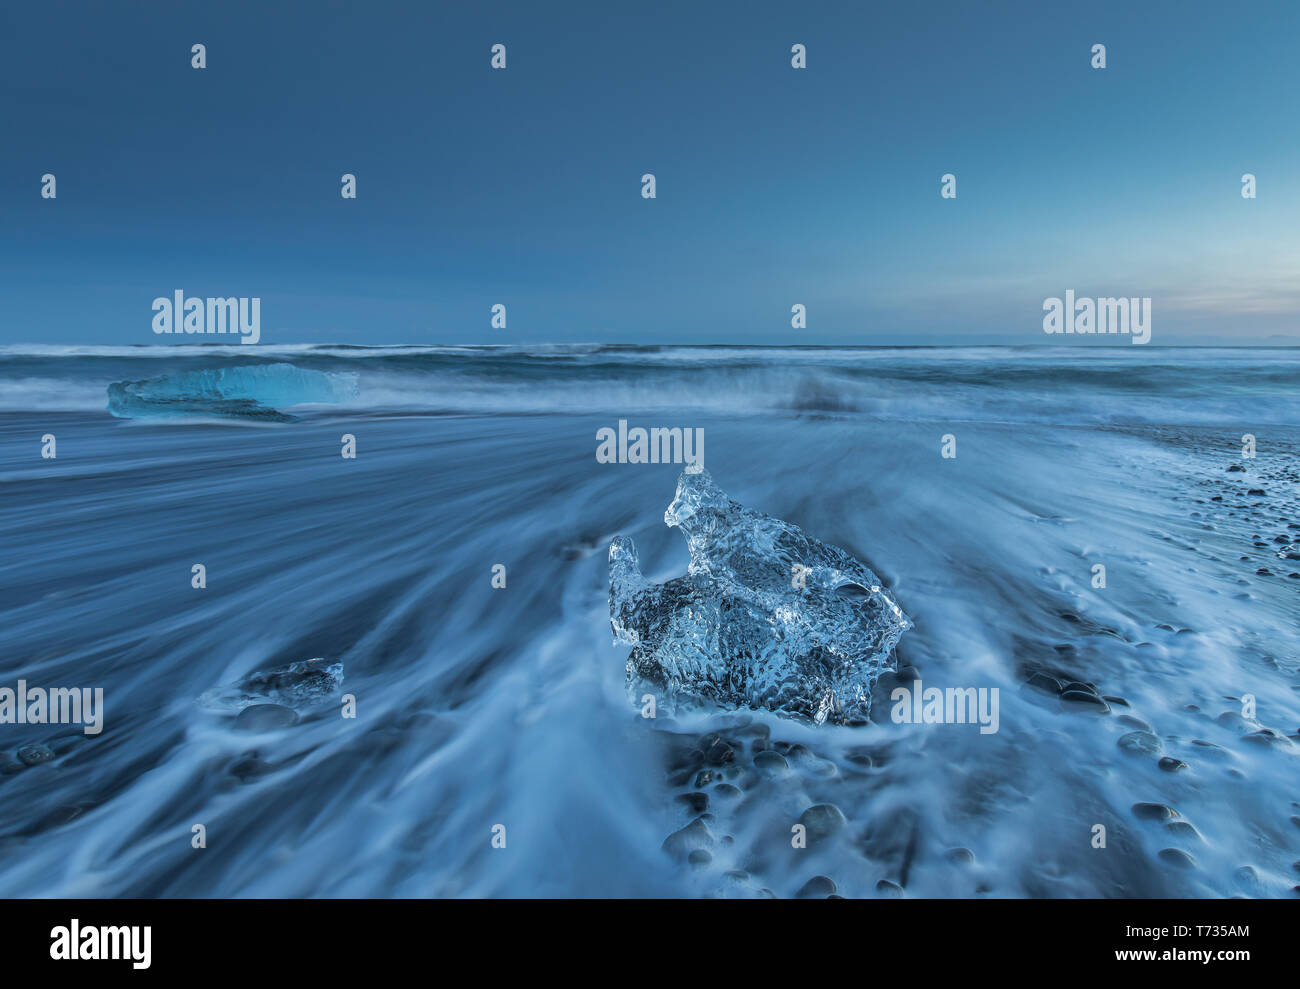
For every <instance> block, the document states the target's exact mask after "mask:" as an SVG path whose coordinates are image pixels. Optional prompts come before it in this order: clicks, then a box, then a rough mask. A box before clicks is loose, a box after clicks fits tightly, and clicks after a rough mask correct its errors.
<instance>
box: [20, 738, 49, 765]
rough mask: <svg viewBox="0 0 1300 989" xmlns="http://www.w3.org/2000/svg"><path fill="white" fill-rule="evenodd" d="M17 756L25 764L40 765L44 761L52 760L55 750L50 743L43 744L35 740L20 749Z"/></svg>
mask: <svg viewBox="0 0 1300 989" xmlns="http://www.w3.org/2000/svg"><path fill="white" fill-rule="evenodd" d="M17 756H18V759H19V760H20V761H21V762H22V764H23V765H24V766H39V765H41V764H42V763H46V762H49V761H50V760H52V759H53V758H54V752H53V750H52V749H51V748H50V747H49V746H48V745H42V744H41V743H40V742H33V743H31V744H30V745H24V746H23V747H22V748H21V749H19V750H18V752H17Z"/></svg>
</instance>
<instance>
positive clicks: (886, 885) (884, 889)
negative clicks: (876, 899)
mask: <svg viewBox="0 0 1300 989" xmlns="http://www.w3.org/2000/svg"><path fill="white" fill-rule="evenodd" d="M876 892H877V893H879V894H880V895H881V896H884V897H889V898H891V899H895V900H896V899H899V898H900V897H902V895H903V887H902V886H900V885H898V883H895V882H890V881H889V880H888V879H882V880H880V882H878V883H876Z"/></svg>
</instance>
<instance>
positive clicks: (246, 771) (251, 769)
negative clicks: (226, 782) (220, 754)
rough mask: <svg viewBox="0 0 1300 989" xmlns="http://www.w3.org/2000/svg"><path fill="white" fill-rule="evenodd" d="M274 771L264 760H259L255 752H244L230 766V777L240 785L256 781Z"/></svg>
mask: <svg viewBox="0 0 1300 989" xmlns="http://www.w3.org/2000/svg"><path fill="white" fill-rule="evenodd" d="M274 771H275V767H274V766H272V765H271V764H270V763H269V762H267V761H266V760H265V759H261V758H259V757H258V755H257V753H256V752H245V753H244V754H243V755H242V756H240V757H239V758H238V759H236V760H235V761H234V762H233V763H231V764H230V775H231V776H233V777H235V778H236V779H238V780H239V781H240V782H241V783H247V782H248V781H249V780H253V779H257V778H258V777H261V776H265V775H267V774H268V773H271V772H274Z"/></svg>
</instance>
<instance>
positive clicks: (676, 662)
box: [609, 470, 912, 724]
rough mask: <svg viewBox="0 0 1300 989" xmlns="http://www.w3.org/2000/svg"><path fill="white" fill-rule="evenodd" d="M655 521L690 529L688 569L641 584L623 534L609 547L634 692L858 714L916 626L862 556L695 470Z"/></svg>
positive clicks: (612, 597)
mask: <svg viewBox="0 0 1300 989" xmlns="http://www.w3.org/2000/svg"><path fill="white" fill-rule="evenodd" d="M664 522H666V523H667V524H668V525H669V526H674V527H676V528H679V529H681V530H682V532H683V533H684V534H685V536H686V543H687V547H688V548H689V550H690V553H691V562H690V565H689V566H688V567H687V570H686V574H685V576H682V577H675V578H673V579H672V580H668V581H666V582H664V583H662V584H655V583H651V582H650V581H648V580H646V578H645V577H643V576H642V574H641V570H640V566H639V564H638V561H637V552H636V547H635V545H634V544H633V542H632V540H631V539H630V538H629V537H627V536H617V537H615V539H614V540H613V541H612V542H611V543H610V547H609V616H610V625H611V626H612V627H613V630H614V637H615V640H616V641H621V642H625V643H629V644H630V645H631V646H632V652H631V654H630V655H629V656H628V660H627V678H628V690H629V692H630V693H631V695H632V696H633V697H634V698H635V697H636V696H637V694H638V693H639V692H640V691H641V690H643V689H647V688H648V690H649V692H651V693H654V694H656V697H657V705H658V706H659V707H666V708H667V710H669V711H672V710H675V709H676V707H677V705H678V704H679V703H680V702H682V701H684V700H687V701H691V702H698V701H703V702H705V703H712V704H715V705H717V706H720V707H726V708H738V707H748V708H756V709H758V708H764V709H767V710H770V711H775V712H777V713H780V714H783V715H786V716H790V717H795V718H800V719H806V720H808V721H811V722H813V723H815V724H821V723H823V722H828V721H829V722H831V723H836V724H840V723H855V722H861V721H865V720H866V718H867V715H868V713H869V711H870V708H871V687H872V685H873V684H874V683H875V681H876V679H877V678H878V677H879V676H880V674H881V673H882V672H884V671H885V670H888V669H892V668H893V658H892V652H893V649H894V646H895V645H896V644H897V642H898V639H899V637H900V636H901V635H902V634H903V632H905V631H906V630H907V629H909V628H911V627H912V623H911V622H910V621H909V620H908V618H907V616H906V615H904V614H903V612H902V611H901V610H900V609H899V607H898V605H897V604H896V603H895V602H894V599H893V598H892V597H891V596H890V594H889V592H888V591H886V590H885V589H884V587H883V586H882V584H881V581H880V578H879V577H877V576H876V574H875V573H874V572H872V570H871V568H870V567H868V566H866V565H865V564H863V563H860V562H859V561H858V560H855V559H854V558H853V557H851V556H850V555H849V554H847V553H845V552H844V551H843V550H841V549H838V548H836V547H834V546H829V545H827V544H825V543H821V542H818V541H817V540H815V539H810V538H809V537H808V536H806V535H804V533H803V532H802V531H800V529H799V528H798V526H794V525H791V524H790V523H788V522H782V521H781V520H780V519H776V518H772V517H771V516H770V515H764V514H763V513H761V512H755V511H751V510H750V509H748V508H745V507H744V506H743V505H741V504H739V503H738V502H734V501H732V500H731V499H730V498H728V497H727V495H726V494H725V493H724V492H723V491H722V489H721V488H719V487H718V486H717V485H716V484H714V483H713V480H712V478H711V477H710V476H709V474H708V472H707V471H703V470H700V471H698V472H695V473H692V472H690V471H687V472H684V473H683V474H682V475H681V477H680V478H679V479H678V481H677V496H676V498H674V499H673V502H672V504H671V505H669V506H668V510H667V511H666V512H665V513H664Z"/></svg>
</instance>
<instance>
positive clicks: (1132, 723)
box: [1115, 714, 1154, 733]
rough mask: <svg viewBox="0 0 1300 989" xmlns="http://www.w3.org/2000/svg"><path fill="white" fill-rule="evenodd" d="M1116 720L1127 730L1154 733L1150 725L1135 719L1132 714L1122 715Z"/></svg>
mask: <svg viewBox="0 0 1300 989" xmlns="http://www.w3.org/2000/svg"><path fill="white" fill-rule="evenodd" d="M1115 720H1116V721H1118V722H1119V723H1120V724H1121V725H1124V726H1125V727H1126V728H1133V729H1135V730H1137V731H1146V732H1153V733H1154V729H1153V728H1152V727H1151V726H1150V725H1149V724H1147V723H1146V722H1145V721H1143V720H1142V719H1141V718H1135V717H1133V716H1132V715H1131V714H1121V715H1120V716H1119V717H1117V718H1116V719H1115Z"/></svg>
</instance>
